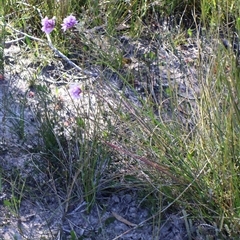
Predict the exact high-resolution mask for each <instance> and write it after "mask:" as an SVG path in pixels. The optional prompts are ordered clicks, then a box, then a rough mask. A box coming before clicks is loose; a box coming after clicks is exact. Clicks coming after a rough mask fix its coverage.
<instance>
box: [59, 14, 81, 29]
mask: <svg viewBox="0 0 240 240" xmlns="http://www.w3.org/2000/svg"><path fill="white" fill-rule="evenodd" d="M77 23H78V21H77V20H76V18H75V17H74V16H73V15H70V16H68V17H66V18H64V19H63V24H61V26H62V30H63V31H64V32H65V31H66V30H67V29H69V28H72V27H73V26H74V25H76V24H77Z"/></svg>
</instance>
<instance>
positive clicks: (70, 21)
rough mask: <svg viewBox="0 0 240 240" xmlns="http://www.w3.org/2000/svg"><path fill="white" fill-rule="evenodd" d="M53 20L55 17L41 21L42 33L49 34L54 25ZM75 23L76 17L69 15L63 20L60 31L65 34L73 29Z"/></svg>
mask: <svg viewBox="0 0 240 240" xmlns="http://www.w3.org/2000/svg"><path fill="white" fill-rule="evenodd" d="M55 19H56V18H55V17H53V18H51V19H48V17H45V18H44V19H42V31H43V32H45V33H46V34H50V33H51V32H52V30H53V29H54V27H55V25H56V22H55ZM77 23H78V21H77V20H76V17H74V16H73V15H70V16H68V17H66V18H64V19H63V24H61V26H62V30H63V31H64V32H65V31H66V30H67V29H69V28H72V27H74V26H75V25H76V24H77Z"/></svg>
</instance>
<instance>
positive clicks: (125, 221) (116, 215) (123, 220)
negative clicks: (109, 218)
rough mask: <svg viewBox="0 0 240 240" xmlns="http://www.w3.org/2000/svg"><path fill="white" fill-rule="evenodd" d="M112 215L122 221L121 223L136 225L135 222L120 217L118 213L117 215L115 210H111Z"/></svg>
mask: <svg viewBox="0 0 240 240" xmlns="http://www.w3.org/2000/svg"><path fill="white" fill-rule="evenodd" d="M112 215H113V216H114V217H115V218H116V219H117V220H118V221H120V222H122V223H125V224H126V225H128V226H131V227H136V226H137V224H135V223H131V222H129V221H128V220H127V219H125V218H123V217H121V216H120V215H118V214H117V213H115V212H112Z"/></svg>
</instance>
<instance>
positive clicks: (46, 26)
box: [42, 17, 55, 34]
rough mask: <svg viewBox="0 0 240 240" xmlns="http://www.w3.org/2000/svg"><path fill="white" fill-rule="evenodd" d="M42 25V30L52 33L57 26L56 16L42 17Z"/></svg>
mask: <svg viewBox="0 0 240 240" xmlns="http://www.w3.org/2000/svg"><path fill="white" fill-rule="evenodd" d="M42 26H43V27H42V31H43V32H45V33H46V34H50V33H51V31H52V30H53V29H54V27H55V17H53V18H52V19H48V17H45V18H44V19H42Z"/></svg>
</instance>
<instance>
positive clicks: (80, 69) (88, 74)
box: [6, 24, 99, 77]
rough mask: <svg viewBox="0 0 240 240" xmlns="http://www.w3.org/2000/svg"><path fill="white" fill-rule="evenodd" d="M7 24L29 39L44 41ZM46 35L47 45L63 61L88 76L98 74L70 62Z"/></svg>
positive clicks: (96, 75)
mask: <svg viewBox="0 0 240 240" xmlns="http://www.w3.org/2000/svg"><path fill="white" fill-rule="evenodd" d="M7 26H8V27H9V28H11V29H12V30H13V31H15V32H17V33H20V34H22V35H23V36H24V37H28V38H30V39H33V40H36V41H39V42H42V43H46V42H45V41H44V40H42V39H40V38H37V37H33V36H31V35H29V34H27V33H24V32H22V31H19V30H17V29H15V28H13V27H12V26H10V25H9V24H7ZM46 36H47V40H48V46H49V47H50V48H51V49H52V50H53V52H55V53H56V54H57V55H58V56H59V57H61V58H62V59H63V60H64V61H66V62H67V63H68V64H69V65H71V66H72V67H74V68H76V69H77V70H79V71H80V72H83V73H84V74H85V75H87V76H90V77H98V76H99V74H98V73H93V72H91V71H88V70H83V69H82V68H81V67H79V66H78V65H76V64H75V63H74V62H72V61H71V60H70V59H69V58H68V57H66V56H65V55H64V54H63V53H62V52H60V51H59V50H58V49H57V48H55V47H54V46H53V44H52V41H51V38H50V36H49V34H46ZM18 40H22V38H19V39H18ZM8 43H10V42H6V44H8Z"/></svg>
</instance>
